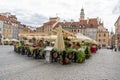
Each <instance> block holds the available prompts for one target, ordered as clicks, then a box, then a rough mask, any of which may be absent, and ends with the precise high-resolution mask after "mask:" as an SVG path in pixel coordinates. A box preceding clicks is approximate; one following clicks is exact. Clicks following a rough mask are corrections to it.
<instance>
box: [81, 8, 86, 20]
mask: <svg viewBox="0 0 120 80" xmlns="http://www.w3.org/2000/svg"><path fill="white" fill-rule="evenodd" d="M84 19H85V14H84V9H83V8H82V9H81V12H80V20H84Z"/></svg>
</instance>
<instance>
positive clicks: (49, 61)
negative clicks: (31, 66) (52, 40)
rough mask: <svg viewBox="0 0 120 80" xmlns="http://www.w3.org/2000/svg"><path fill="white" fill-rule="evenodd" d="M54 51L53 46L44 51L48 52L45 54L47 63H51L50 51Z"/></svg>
mask: <svg viewBox="0 0 120 80" xmlns="http://www.w3.org/2000/svg"><path fill="white" fill-rule="evenodd" d="M52 49H53V47H51V46H47V47H46V48H45V49H44V50H45V51H46V54H45V63H51V55H50V51H51V50H52Z"/></svg>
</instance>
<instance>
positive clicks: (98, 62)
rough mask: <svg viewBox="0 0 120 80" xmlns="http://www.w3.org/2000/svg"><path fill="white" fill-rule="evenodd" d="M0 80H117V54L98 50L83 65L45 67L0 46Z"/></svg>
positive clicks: (119, 76) (119, 63) (119, 55)
mask: <svg viewBox="0 0 120 80" xmlns="http://www.w3.org/2000/svg"><path fill="white" fill-rule="evenodd" d="M0 80H120V52H114V51H111V50H107V49H102V50H99V51H98V52H97V53H96V54H93V56H92V57H91V58H90V59H88V60H86V61H85V63H83V64H78V63H72V64H70V65H61V64H58V63H54V64H45V63H44V61H43V60H40V59H39V60H35V59H33V58H32V57H27V56H25V55H19V54H16V53H14V52H13V47H10V46H0Z"/></svg>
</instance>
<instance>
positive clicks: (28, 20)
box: [18, 13, 48, 26]
mask: <svg viewBox="0 0 120 80" xmlns="http://www.w3.org/2000/svg"><path fill="white" fill-rule="evenodd" d="M18 20H20V21H21V22H22V23H23V24H27V25H31V26H39V25H42V24H43V23H44V22H46V21H47V20H48V19H47V17H45V16H44V15H42V14H38V13H34V14H28V15H27V14H26V15H24V16H23V17H22V16H21V17H20V18H19V19H18Z"/></svg>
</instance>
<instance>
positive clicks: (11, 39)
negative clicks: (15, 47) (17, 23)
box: [11, 39, 19, 42]
mask: <svg viewBox="0 0 120 80" xmlns="http://www.w3.org/2000/svg"><path fill="white" fill-rule="evenodd" d="M11 41H15V42H18V41H19V40H17V39H11Z"/></svg>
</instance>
